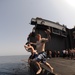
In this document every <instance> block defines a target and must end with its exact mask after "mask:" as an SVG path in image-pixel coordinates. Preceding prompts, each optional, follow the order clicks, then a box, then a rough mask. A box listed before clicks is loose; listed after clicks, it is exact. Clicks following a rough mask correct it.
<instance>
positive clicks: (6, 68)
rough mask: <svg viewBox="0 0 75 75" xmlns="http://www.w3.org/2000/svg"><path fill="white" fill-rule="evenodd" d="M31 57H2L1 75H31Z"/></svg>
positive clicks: (0, 64) (0, 59)
mask: <svg viewBox="0 0 75 75" xmlns="http://www.w3.org/2000/svg"><path fill="white" fill-rule="evenodd" d="M28 57H29V55H20V56H19V55H17V56H0V75H30V72H29V65H28V63H27V61H28Z"/></svg>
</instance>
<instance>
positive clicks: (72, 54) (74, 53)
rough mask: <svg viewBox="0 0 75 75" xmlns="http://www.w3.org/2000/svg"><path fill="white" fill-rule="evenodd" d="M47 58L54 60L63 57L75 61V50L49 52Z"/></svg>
mask: <svg viewBox="0 0 75 75" xmlns="http://www.w3.org/2000/svg"><path fill="white" fill-rule="evenodd" d="M46 52H47V58H54V57H63V58H67V59H75V48H74V49H66V50H62V51H59V50H58V51H56V50H55V51H51V50H47V51H46Z"/></svg>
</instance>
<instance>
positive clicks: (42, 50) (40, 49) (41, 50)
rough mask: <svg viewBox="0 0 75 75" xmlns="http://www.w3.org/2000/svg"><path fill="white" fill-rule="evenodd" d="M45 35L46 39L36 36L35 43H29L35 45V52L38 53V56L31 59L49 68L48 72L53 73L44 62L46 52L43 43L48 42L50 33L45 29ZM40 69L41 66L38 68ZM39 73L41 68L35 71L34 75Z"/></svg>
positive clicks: (51, 68)
mask: <svg viewBox="0 0 75 75" xmlns="http://www.w3.org/2000/svg"><path fill="white" fill-rule="evenodd" d="M45 32H46V34H47V36H48V37H47V38H42V37H41V35H40V34H37V35H36V38H37V42H36V43H31V44H35V45H36V50H37V52H38V56H37V57H36V58H34V59H33V61H37V64H38V65H40V63H39V62H40V61H41V62H42V63H44V64H45V65H46V66H48V67H49V68H50V71H51V72H53V67H52V66H51V65H50V64H49V63H48V62H47V61H46V52H45V43H46V42H47V41H48V40H49V38H50V31H49V29H47V31H45ZM40 67H41V66H40ZM40 72H41V68H40V69H39V70H38V71H37V73H36V74H39V73H40Z"/></svg>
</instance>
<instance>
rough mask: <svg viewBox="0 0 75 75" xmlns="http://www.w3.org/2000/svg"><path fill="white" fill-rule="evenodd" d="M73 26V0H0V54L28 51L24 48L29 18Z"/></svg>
mask: <svg viewBox="0 0 75 75" xmlns="http://www.w3.org/2000/svg"><path fill="white" fill-rule="evenodd" d="M36 17H41V18H43V19H47V20H50V21H53V22H59V23H60V24H61V25H63V24H64V25H66V26H67V28H70V29H71V28H73V27H74V26H75V0H0V56H8V55H29V54H30V53H29V52H27V51H26V50H25V49H24V44H25V43H26V42H27V36H28V35H29V33H30V32H32V28H33V27H34V26H33V25H30V21H31V18H36Z"/></svg>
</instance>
